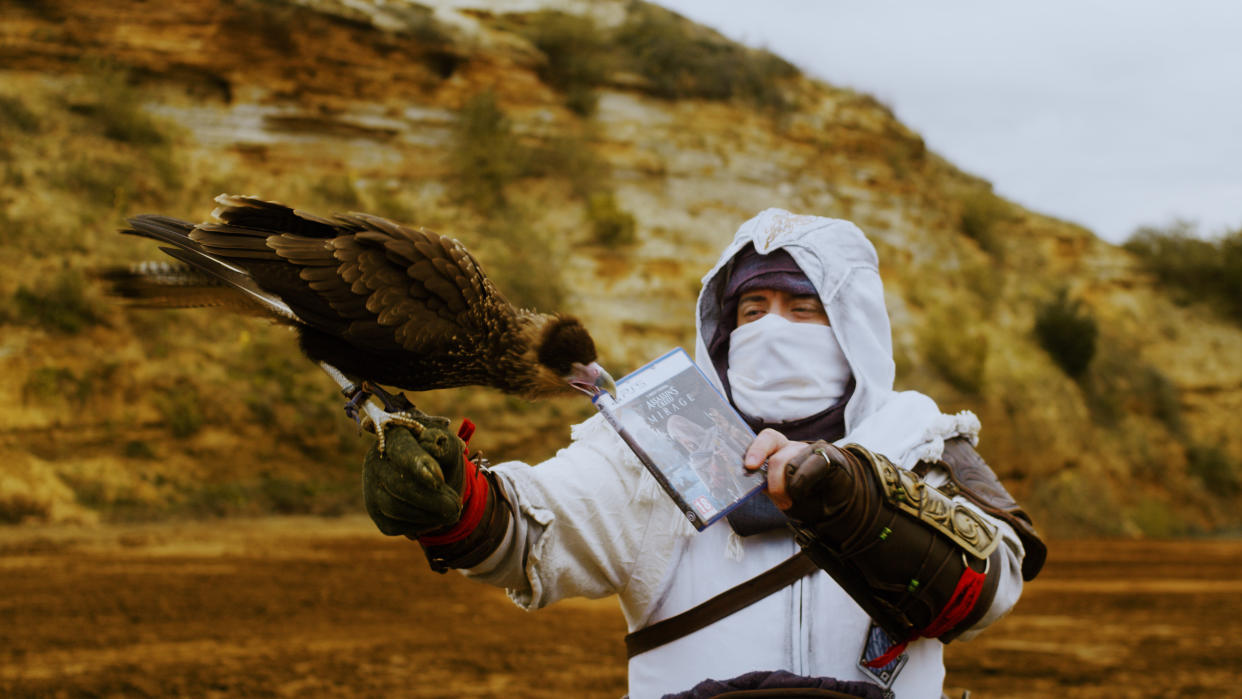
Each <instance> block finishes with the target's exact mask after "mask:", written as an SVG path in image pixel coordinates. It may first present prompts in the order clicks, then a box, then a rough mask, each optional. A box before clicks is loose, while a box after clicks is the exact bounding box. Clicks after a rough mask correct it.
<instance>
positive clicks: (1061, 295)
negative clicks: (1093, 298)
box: [1035, 289, 1099, 379]
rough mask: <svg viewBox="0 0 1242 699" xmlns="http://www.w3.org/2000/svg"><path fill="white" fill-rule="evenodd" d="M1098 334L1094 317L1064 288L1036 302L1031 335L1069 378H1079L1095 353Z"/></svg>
mask: <svg viewBox="0 0 1242 699" xmlns="http://www.w3.org/2000/svg"><path fill="white" fill-rule="evenodd" d="M1098 334H1099V327H1098V326H1097V325H1096V322H1095V317H1094V316H1092V315H1091V313H1090V312H1089V311H1086V310H1084V309H1083V307H1082V302H1081V301H1080V300H1078V299H1073V300H1071V299H1070V298H1069V294H1068V293H1067V292H1066V290H1065V289H1061V290H1060V291H1058V292H1057V294H1056V296H1054V297H1053V298H1052V299H1050V300H1048V301H1046V302H1044V303H1043V304H1041V305H1040V307H1039V309H1038V311H1037V312H1036V314H1035V335H1036V337H1037V338H1038V339H1039V345H1040V346H1041V347H1043V348H1044V351H1046V352H1047V353H1048V354H1049V356H1051V357H1052V359H1053V360H1054V361H1056V363H1057V366H1059V367H1061V369H1062V370H1063V371H1064V372H1065V373H1066V374H1067V375H1069V376H1070V377H1071V378H1074V379H1078V378H1081V377H1082V375H1083V373H1084V372H1086V370H1087V365H1089V364H1090V363H1091V358H1092V357H1094V356H1095V341H1096V336H1097V335H1098Z"/></svg>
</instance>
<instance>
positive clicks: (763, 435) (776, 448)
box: [742, 428, 811, 510]
mask: <svg viewBox="0 0 1242 699" xmlns="http://www.w3.org/2000/svg"><path fill="white" fill-rule="evenodd" d="M810 451H811V445H809V444H806V443H804V442H793V441H790V440H789V439H788V438H786V437H785V435H783V434H781V433H780V432H777V431H776V430H774V429H770V428H769V429H766V430H764V431H762V432H760V433H759V435H758V436H757V437H755V439H754V441H753V442H751V443H750V447H748V448H747V449H746V456H745V457H744V458H743V459H742V465H744V466H745V467H746V468H747V469H748V470H751V471H756V470H758V469H759V467H761V466H763V462H765V461H766V462H767V463H768V497H769V498H771V499H772V502H773V503H775V504H776V506H777V507H778V508H780V509H782V510H788V509H789V508H790V507H792V506H793V501H792V500H791V499H790V498H789V492H788V490H787V489H786V483H785V468H786V466H787V465H788V464H789V463H790V462H791V461H793V462H797V461H798V460H799V458H798V457H800V456H802V455H804V454H807V453H810Z"/></svg>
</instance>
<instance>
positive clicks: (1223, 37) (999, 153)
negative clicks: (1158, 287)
mask: <svg viewBox="0 0 1242 699" xmlns="http://www.w3.org/2000/svg"><path fill="white" fill-rule="evenodd" d="M657 2H659V4H661V5H664V6H666V7H668V8H670V9H673V10H675V11H677V12H679V13H681V14H682V15H685V16H686V17H689V18H690V19H693V20H695V21H697V22H699V23H701V24H705V25H707V26H710V27H713V28H715V29H716V30H717V31H720V32H721V33H722V34H724V35H726V36H729V37H731V38H733V39H737V40H740V41H743V42H745V43H747V44H750V45H753V46H760V47H763V48H766V49H769V50H771V51H773V52H774V53H777V54H779V55H781V56H782V57H784V58H785V59H787V60H789V61H791V62H793V63H794V64H796V65H798V66H799V67H800V68H802V70H803V71H804V72H807V73H809V74H811V75H813V76H815V77H818V78H821V79H823V80H825V81H827V82H829V83H831V84H834V85H841V86H845V87H851V88H854V89H856V90H859V91H861V92H866V93H869V94H871V95H874V96H875V97H876V98H878V99H879V100H880V101H881V102H883V103H884V104H886V105H888V106H889V107H891V108H892V109H893V111H894V112H895V113H896V115H897V117H898V118H899V119H901V120H902V121H903V122H904V123H905V124H906V125H908V126H910V127H911V128H912V129H914V130H915V131H917V132H919V133H920V134H922V136H923V138H924V140H925V141H926V142H927V145H928V147H929V148H931V149H932V150H934V151H936V152H937V153H939V154H940V155H942V156H944V157H945V158H947V159H948V160H949V161H951V162H952V163H954V164H955V165H957V166H958V167H960V168H962V169H963V170H965V171H967V172H970V173H972V174H975V175H978V176H980V177H983V178H985V179H987V180H989V181H991V182H992V184H993V185H994V187H995V190H996V192H997V193H998V194H1000V195H1002V196H1004V197H1006V198H1008V199H1011V200H1013V201H1016V202H1018V203H1019V204H1022V205H1023V206H1026V207H1027V208H1030V209H1033V210H1035V211H1039V212H1041V213H1044V214H1048V215H1051V216H1055V217H1058V218H1062V219H1066V220H1069V221H1073V222H1075V223H1079V224H1082V225H1083V226H1086V227H1087V228H1089V229H1091V230H1092V231H1094V232H1095V233H1096V234H1097V235H1099V236H1100V237H1101V238H1103V239H1105V240H1108V241H1110V242H1114V243H1120V242H1122V241H1124V240H1125V239H1126V238H1127V237H1129V235H1130V234H1131V233H1132V232H1133V231H1134V229H1135V228H1137V227H1138V226H1141V225H1153V224H1154V225H1165V224H1167V223H1170V222H1171V221H1173V220H1174V219H1175V218H1183V219H1187V220H1191V221H1195V222H1197V223H1198V224H1199V230H1200V232H1201V233H1204V234H1208V235H1212V234H1217V233H1221V232H1223V231H1225V230H1233V229H1237V228H1240V227H1242V2H1236V1H1234V0H1182V1H1181V2H1168V1H1167V0H1113V1H1110V2H1105V1H1103V0H1076V1H1073V2H1071V1H1069V0H1041V1H1040V2H1021V3H1017V2H995V1H990V2H989V1H983V0H942V1H940V2H914V1H913V0H900V1H898V0H856V1H853V2H846V1H844V0H763V1H758V0H753V1H752V0H657Z"/></svg>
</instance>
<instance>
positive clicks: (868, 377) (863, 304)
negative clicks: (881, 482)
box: [695, 209, 979, 461]
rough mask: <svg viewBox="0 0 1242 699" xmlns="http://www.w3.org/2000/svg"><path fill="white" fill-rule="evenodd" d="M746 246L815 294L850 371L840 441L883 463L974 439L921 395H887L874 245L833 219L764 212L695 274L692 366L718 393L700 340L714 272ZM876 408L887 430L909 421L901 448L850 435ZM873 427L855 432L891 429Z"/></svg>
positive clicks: (964, 417)
mask: <svg viewBox="0 0 1242 699" xmlns="http://www.w3.org/2000/svg"><path fill="white" fill-rule="evenodd" d="M748 243H750V244H753V245H754V247H755V251H756V252H758V253H760V254H762V255H766V254H769V253H771V252H772V251H773V250H777V249H784V250H785V251H786V252H788V253H789V254H790V256H792V257H793V259H794V261H795V262H797V263H798V266H799V267H801V268H802V271H803V273H805V274H806V276H807V278H808V279H810V280H811V283H812V284H814V285H815V288H816V289H817V290H818V291H819V296H820V300H822V301H823V304H824V309H825V310H826V311H827V312H828V321H829V323H830V324H831V327H832V331H833V333H834V334H835V335H836V338H837V341H838V342H839V343H840V344H841V349H842V350H843V351H844V352H845V358H846V360H847V361H848V362H849V364H850V368H851V370H852V371H853V372H854V381H855V387H854V394H853V395H852V396H851V397H850V400H849V403H847V404H846V407H845V433H846V436H847V441H857V442H859V443H862V444H864V446H868V447H871V448H881V449H880V450H881V451H883V452H884V453H886V454H888V456H889V457H890V458H893V459H895V460H898V461H907V460H908V458H904V457H909V458H913V457H915V456H918V457H920V458H928V457H930V458H939V456H940V453H941V450H942V449H943V440H944V439H946V438H948V437H950V436H954V435H957V434H962V435H966V436H969V437H970V438H971V440H972V441H974V439H975V437H976V435H977V433H978V429H979V427H978V424H979V423H978V420H977V419H976V418H975V417H974V415H972V414H970V413H962V414H959V415H957V416H947V415H941V414H940V411H939V409H938V408H936V405H935V403H934V402H933V401H932V400H931V399H930V398H928V397H927V396H924V395H922V394H920V393H914V392H905V393H900V394H899V393H896V392H894V390H893V378H894V375H895V373H896V367H895V365H894V363H893V340H892V331H891V328H890V326H889V320H888V310H887V308H886V307H885V304H884V286H883V284H882V283H881V281H880V270H879V262H878V258H877V257H876V253H875V247H874V246H873V245H872V244H871V241H869V240H867V237H866V236H865V235H863V232H862V231H861V230H859V228H858V226H855V225H854V224H853V223H850V222H849V221H843V220H840V219H832V218H823V217H821V216H801V215H795V214H792V213H790V212H788V211H785V210H783V209H767V210H766V211H763V212H762V213H760V214H759V215H758V216H756V217H754V218H752V219H750V220H749V221H747V222H746V223H743V224H742V226H741V228H739V229H738V231H737V234H736V235H734V237H733V242H732V243H731V244H730V245H729V246H728V247H727V248H726V249H725V251H724V252H723V253H722V254H721V256H720V259H719V260H718V261H717V262H716V265H715V267H713V268H712V270H711V271H710V272H708V273H707V275H706V276H704V277H703V290H702V291H701V292H700V294H699V301H698V313H697V316H696V320H697V329H698V337H697V339H696V341H695V361H696V362H697V363H698V365H699V367H700V368H701V369H702V370H703V373H705V374H707V376H708V378H710V379H711V380H712V381H713V382H714V383H715V384H716V387H717V388H718V389H721V390H722V391H723V386H722V385H721V384H720V379H719V377H718V376H717V374H716V370H715V369H714V368H713V366H712V360H711V357H710V356H709V355H708V351H707V343H708V342H710V341H711V338H712V337H713V335H714V334H715V333H716V328H717V326H718V325H719V324H720V322H721V319H720V317H719V316H720V303H719V296H720V293H721V288H722V285H723V284H724V283H725V282H726V281H727V279H726V275H725V274H722V273H721V272H722V270H724V269H725V268H726V267H727V266H728V264H729V262H730V260H732V259H733V257H734V256H735V255H736V254H737V253H738V252H739V251H740V250H741V249H742V248H744V247H745V246H746V245H747V244H748ZM881 411H883V412H884V413H886V414H890V415H889V418H890V419H881V420H879V421H878V422H882V423H884V424H885V425H888V426H891V425H894V424H900V421H902V420H907V421H908V420H915V423H914V424H911V423H909V422H906V423H905V427H906V429H903V430H897V431H896V432H897V433H900V434H903V435H904V436H905V437H904V439H903V440H901V441H902V442H904V443H903V444H901V445H896V444H891V443H884V444H867V443H866V442H865V441H864V440H862V439H859V438H858V436H859V434H856V430H857V429H858V428H860V427H862V426H863V424H864V422H867V421H868V418H871V417H872V416H877V414H879V413H881ZM876 422H877V421H872V424H869V425H866V427H867V429H866V430H863V431H862V432H861V433H860V434H863V435H871V434H877V435H885V434H887V435H891V434H893V433H894V430H890V429H885V428H884V426H882V425H878V424H875V423H876ZM919 423H922V424H921V425H920V424H919ZM911 427H913V428H914V429H910V428H911ZM867 441H870V440H867ZM883 441H884V442H888V441H889V440H888V439H885V440H883ZM916 460H917V459H916Z"/></svg>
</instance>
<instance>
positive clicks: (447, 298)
mask: <svg viewBox="0 0 1242 699" xmlns="http://www.w3.org/2000/svg"><path fill="white" fill-rule="evenodd" d="M217 201H218V202H219V203H220V204H221V207H220V208H218V209H217V210H216V212H215V216H216V217H217V219H219V221H220V222H219V223H210V224H201V225H199V226H196V227H195V228H194V230H193V231H192V232H191V233H190V234H189V237H190V238H191V239H192V240H193V241H194V242H195V243H196V244H197V245H198V246H200V247H201V249H202V250H203V251H204V252H205V253H207V254H209V255H211V256H213V257H216V258H221V259H222V260H223V261H225V262H226V263H228V262H232V263H233V264H236V265H238V266H240V267H244V268H245V269H246V270H247V271H248V272H249V275H250V277H251V278H253V279H254V281H255V282H256V283H257V284H258V285H259V286H260V287H261V288H262V289H264V290H265V291H267V292H270V293H272V294H275V295H277V296H279V297H280V298H281V299H282V300H283V301H284V302H285V303H287V304H288V305H289V307H290V308H291V309H292V310H293V312H294V313H296V314H297V315H298V316H299V317H300V318H302V319H303V320H304V321H305V322H307V323H308V324H311V325H314V326H316V327H318V328H320V329H321V330H325V331H327V332H330V333H332V334H334V335H338V336H340V337H343V338H344V339H346V340H348V341H350V342H351V343H355V344H359V345H362V346H366V347H369V348H372V349H376V350H385V349H387V350H406V351H426V350H432V349H443V348H446V347H451V346H453V345H458V344H460V343H463V342H468V341H470V340H471V339H472V338H480V337H482V336H483V335H484V334H492V333H495V332H503V331H504V330H505V329H507V328H511V327H512V326H513V325H514V323H515V322H516V318H515V311H514V309H513V308H512V307H511V306H510V305H509V304H508V302H507V301H505V299H504V298H503V296H501V294H500V292H499V291H498V290H497V289H496V287H495V286H494V285H493V284H492V282H491V281H490V280H489V279H487V277H486V276H485V275H484V274H483V271H482V269H481V268H480V267H479V264H478V262H477V261H475V259H474V257H473V256H472V255H470V253H469V252H468V251H467V250H466V249H465V247H463V246H462V245H461V244H460V243H458V242H457V241H456V240H453V239H451V238H447V237H445V236H441V235H439V234H436V233H434V232H431V231H428V230H426V229H422V228H418V229H412V228H406V227H403V226H400V225H397V224H396V223H393V222H391V221H388V220H386V219H383V218H379V217H376V216H369V215H365V214H349V215H339V216H336V217H334V218H333V219H324V218H319V217H316V216H312V215H309V214H305V213H303V212H300V211H295V210H293V209H290V208H288V207H285V206H283V205H280V204H274V203H271V202H264V201H261V200H258V199H253V198H249V197H231V196H230V197H220V198H219V199H217Z"/></svg>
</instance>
